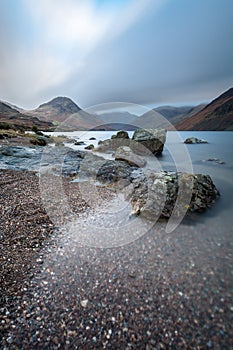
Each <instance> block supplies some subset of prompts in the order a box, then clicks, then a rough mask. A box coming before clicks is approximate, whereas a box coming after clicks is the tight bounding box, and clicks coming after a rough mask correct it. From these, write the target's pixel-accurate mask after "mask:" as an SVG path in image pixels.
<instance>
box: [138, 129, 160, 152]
mask: <svg viewBox="0 0 233 350" xmlns="http://www.w3.org/2000/svg"><path fill="white" fill-rule="evenodd" d="M166 132H167V131H166V130H165V129H138V130H135V132H134V134H133V137H132V140H133V141H134V145H133V147H131V148H132V149H133V151H134V152H135V153H138V154H151V153H152V154H153V155H155V156H158V155H160V154H161V153H162V152H163V146H164V144H165V142H166Z"/></svg>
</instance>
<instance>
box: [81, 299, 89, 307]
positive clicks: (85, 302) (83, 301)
mask: <svg viewBox="0 0 233 350" xmlns="http://www.w3.org/2000/svg"><path fill="white" fill-rule="evenodd" d="M80 304H81V306H82V307H83V308H86V307H87V304H88V299H85V300H81V302H80Z"/></svg>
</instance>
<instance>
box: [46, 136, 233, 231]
mask: <svg viewBox="0 0 233 350" xmlns="http://www.w3.org/2000/svg"><path fill="white" fill-rule="evenodd" d="M115 133H116V132H114V131H111V132H109V131H73V132H54V133H47V134H50V135H51V134H53V135H55V136H58V135H66V136H68V137H70V138H73V139H76V140H79V141H83V142H84V143H85V145H82V146H74V145H72V144H68V143H67V144H66V145H67V146H69V147H72V148H74V149H84V147H86V146H87V145H90V144H93V145H94V146H97V144H98V141H99V140H105V139H108V138H110V137H111V136H112V135H113V134H115ZM132 134H133V132H132V131H129V136H130V137H131V136H132ZM192 136H193V137H197V138H200V139H204V140H206V141H207V142H208V143H206V144H187V145H185V144H184V143H183V141H184V140H185V139H186V138H187V137H192ZM92 137H94V138H95V139H96V140H90V138H92ZM100 155H101V154H100ZM106 157H107V158H111V155H106ZM208 159H214V160H212V161H208ZM216 160H217V162H216ZM218 160H220V161H222V162H224V163H223V164H219V163H218ZM156 161H158V162H159V164H158V167H159V168H160V169H161V170H179V171H190V170H191V169H192V171H193V172H194V173H202V174H208V175H210V176H211V178H212V179H213V181H214V183H215V184H216V186H217V188H218V189H219V191H220V193H221V198H220V199H219V200H218V203H217V204H216V206H215V207H214V208H212V209H211V210H210V211H207V212H206V213H204V214H203V215H201V216H200V217H201V218H205V220H207V221H208V220H209V219H210V217H211V226H213V225H218V230H219V231H221V229H223V228H224V229H228V230H229V229H230V230H231V231H232V228H233V217H232V213H233V202H232V194H233V132H230V131H228V132H224V131H219V132H215V131H214V132H212V131H181V132H174V131H168V133H167V141H166V145H165V148H164V152H163V155H162V156H161V157H159V158H158V159H157V160H156ZM214 216H216V217H217V218H218V219H219V218H220V221H219V220H217V221H218V223H217V221H216V220H214V221H213V217H214ZM219 225H222V227H221V228H220V227H219ZM216 228H217V227H216Z"/></svg>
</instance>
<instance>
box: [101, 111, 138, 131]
mask: <svg viewBox="0 0 233 350" xmlns="http://www.w3.org/2000/svg"><path fill="white" fill-rule="evenodd" d="M97 117H98V119H99V120H100V121H101V122H103V125H105V126H106V127H108V128H111V129H112V130H128V131H129V130H136V129H137V127H136V126H135V125H134V122H135V118H137V116H136V115H134V114H132V113H129V112H121V111H115V112H108V113H101V114H98V115H97Z"/></svg>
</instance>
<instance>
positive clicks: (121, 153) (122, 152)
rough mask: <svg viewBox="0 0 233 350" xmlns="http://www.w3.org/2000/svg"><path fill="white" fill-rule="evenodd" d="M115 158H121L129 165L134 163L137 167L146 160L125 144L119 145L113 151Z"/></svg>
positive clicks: (142, 164) (140, 166)
mask: <svg viewBox="0 0 233 350" xmlns="http://www.w3.org/2000/svg"><path fill="white" fill-rule="evenodd" d="M115 160H123V161H125V162H127V163H128V164H129V165H135V166H137V167H139V168H142V167H144V166H145V165H146V161H145V160H144V159H143V158H142V157H140V156H138V155H137V154H135V153H133V151H132V150H131V148H130V147H127V146H121V147H119V148H117V150H116V153H115Z"/></svg>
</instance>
